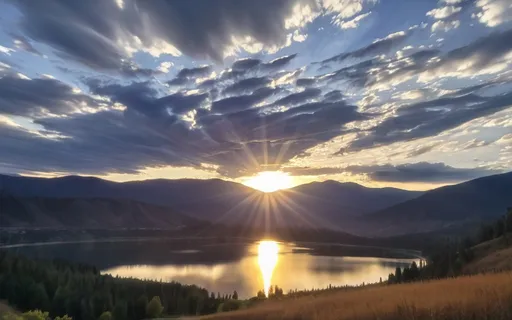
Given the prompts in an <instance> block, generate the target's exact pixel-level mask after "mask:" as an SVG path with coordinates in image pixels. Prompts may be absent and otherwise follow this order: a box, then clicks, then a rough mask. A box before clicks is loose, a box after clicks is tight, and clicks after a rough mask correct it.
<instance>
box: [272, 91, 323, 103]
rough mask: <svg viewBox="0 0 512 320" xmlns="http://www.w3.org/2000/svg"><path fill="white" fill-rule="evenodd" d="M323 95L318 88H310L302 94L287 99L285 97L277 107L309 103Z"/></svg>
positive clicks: (295, 94)
mask: <svg viewBox="0 0 512 320" xmlns="http://www.w3.org/2000/svg"><path fill="white" fill-rule="evenodd" d="M321 93H322V90H320V89H316V88H308V89H305V90H303V91H301V92H297V93H292V94H290V95H288V96H286V97H283V98H281V99H279V100H277V101H276V102H274V105H275V106H292V105H297V104H301V103H304V102H307V101H309V100H311V99H314V98H316V97H318V96H319V95H320V94H321Z"/></svg>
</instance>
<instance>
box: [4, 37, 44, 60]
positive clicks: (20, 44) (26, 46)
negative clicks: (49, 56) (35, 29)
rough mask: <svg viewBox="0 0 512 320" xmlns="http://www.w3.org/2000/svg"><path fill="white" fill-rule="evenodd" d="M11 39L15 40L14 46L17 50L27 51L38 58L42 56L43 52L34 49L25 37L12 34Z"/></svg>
mask: <svg viewBox="0 0 512 320" xmlns="http://www.w3.org/2000/svg"><path fill="white" fill-rule="evenodd" d="M11 37H12V38H13V42H14V46H15V47H16V48H17V49H21V50H25V51H27V52H30V53H33V54H35V55H36V56H42V54H41V52H39V51H38V50H37V49H36V48H34V46H32V44H31V43H30V41H28V39H27V38H25V37H24V36H22V35H19V34H11Z"/></svg>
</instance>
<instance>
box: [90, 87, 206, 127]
mask: <svg viewBox="0 0 512 320" xmlns="http://www.w3.org/2000/svg"><path fill="white" fill-rule="evenodd" d="M88 85H89V88H90V89H91V91H92V92H93V93H94V94H97V95H101V96H107V97H109V98H110V100H111V101H112V102H117V103H120V104H122V105H124V106H126V107H127V108H128V109H130V110H133V111H137V112H139V113H141V114H144V115H146V116H148V117H152V118H159V119H165V118H167V119H173V117H172V116H170V113H171V112H172V113H175V114H183V113H186V112H188V111H191V110H193V109H196V108H199V107H200V106H201V105H202V104H203V103H204V102H205V101H206V100H207V99H208V97H209V95H208V94H207V93H202V94H184V93H182V92H178V93H175V94H171V95H167V96H160V95H159V93H158V91H157V90H156V89H154V88H153V87H152V86H151V83H150V82H133V83H132V84H130V85H128V86H122V85H119V84H110V85H102V84H101V83H100V82H98V81H89V82H88Z"/></svg>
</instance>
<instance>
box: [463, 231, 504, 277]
mask: <svg viewBox="0 0 512 320" xmlns="http://www.w3.org/2000/svg"><path fill="white" fill-rule="evenodd" d="M472 251H473V254H474V258H473V259H472V261H471V262H470V263H469V264H467V265H466V266H464V268H463V272H464V273H479V272H494V271H504V270H512V234H509V235H508V239H506V238H503V237H501V238H498V239H493V240H490V241H486V242H484V243H480V244H478V245H476V246H475V247H473V248H472Z"/></svg>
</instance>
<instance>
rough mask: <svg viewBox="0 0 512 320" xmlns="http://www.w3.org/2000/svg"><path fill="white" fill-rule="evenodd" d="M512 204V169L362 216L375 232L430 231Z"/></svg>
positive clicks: (495, 213) (488, 216) (491, 215)
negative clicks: (511, 170)
mask: <svg viewBox="0 0 512 320" xmlns="http://www.w3.org/2000/svg"><path fill="white" fill-rule="evenodd" d="M511 206H512V172H509V173H504V174H498V175H492V176H487V177H483V178H479V179H475V180H471V181H468V182H464V183H460V184H457V185H452V186H446V187H441V188H437V189H434V190H430V191H428V192H426V193H425V194H423V195H421V196H419V197H417V198H415V199H411V200H408V201H405V202H402V203H399V204H396V205H393V206H390V207H388V208H386V209H383V210H378V211H376V212H373V213H371V214H367V215H364V216H363V217H361V221H360V223H361V224H364V225H365V226H367V227H370V228H371V229H374V230H375V232H376V234H378V235H384V234H399V233H404V232H407V233H416V232H429V231H435V230H440V229H444V228H453V227H454V226H457V225H461V224H468V225H471V224H478V223H480V222H481V221H490V220H494V219H496V218H497V217H499V216H502V215H503V214H504V213H505V211H506V208H507V207H511Z"/></svg>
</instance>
